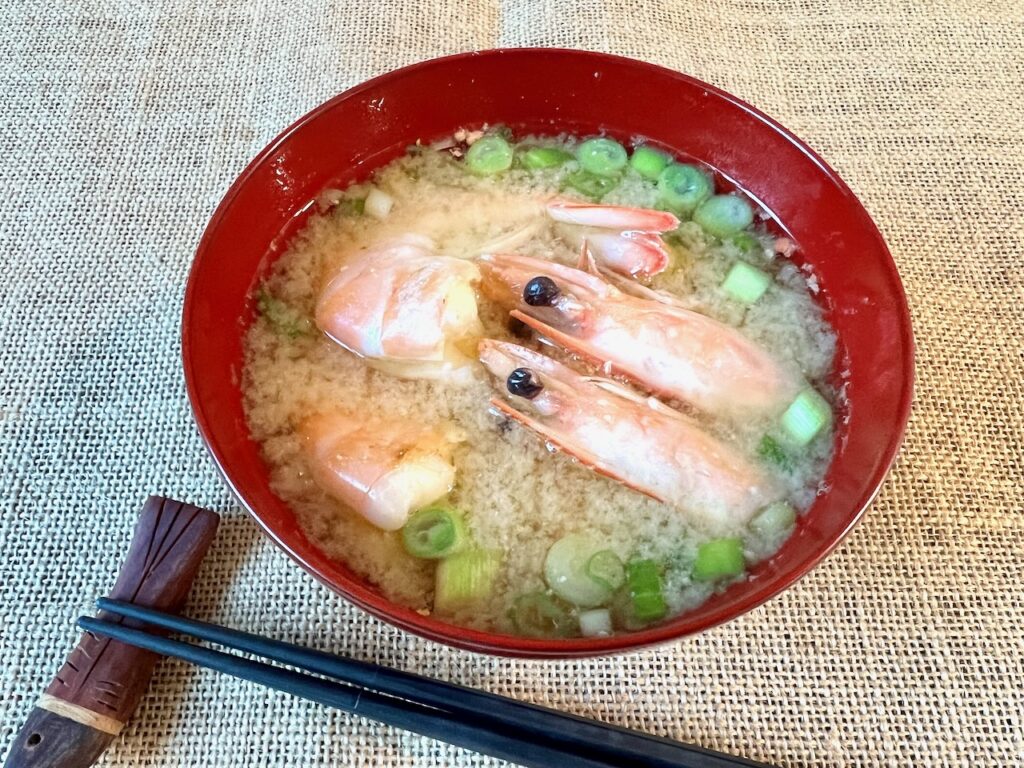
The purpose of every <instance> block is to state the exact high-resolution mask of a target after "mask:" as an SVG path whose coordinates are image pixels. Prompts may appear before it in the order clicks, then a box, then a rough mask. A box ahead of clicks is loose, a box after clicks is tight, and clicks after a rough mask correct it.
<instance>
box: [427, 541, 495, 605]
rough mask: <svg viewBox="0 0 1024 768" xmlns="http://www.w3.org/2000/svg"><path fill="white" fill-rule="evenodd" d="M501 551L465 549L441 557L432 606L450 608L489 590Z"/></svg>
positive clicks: (484, 595)
mask: <svg viewBox="0 0 1024 768" xmlns="http://www.w3.org/2000/svg"><path fill="white" fill-rule="evenodd" d="M500 565H501V553H500V552H498V551H497V550H491V549H467V550H464V551H463V552H458V553H456V554H454V555H452V556H451V557H449V558H446V559H444V560H442V561H441V562H440V563H439V564H438V566H437V571H436V575H435V579H434V610H437V611H441V612H443V613H444V612H451V611H452V610H455V609H457V608H461V607H463V606H465V605H469V604H472V603H476V602H479V601H480V600H483V599H484V598H486V597H487V596H488V595H490V594H491V589H492V587H493V586H494V578H495V577H496V576H497V575H498V567H499V566H500Z"/></svg>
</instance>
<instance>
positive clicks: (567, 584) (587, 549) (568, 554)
mask: <svg viewBox="0 0 1024 768" xmlns="http://www.w3.org/2000/svg"><path fill="white" fill-rule="evenodd" d="M598 546H599V545H598V544H597V542H596V540H595V539H594V538H593V537H591V536H588V535H587V534H585V533H571V534H569V535H568V536H563V537H562V538H561V539H559V540H558V541H556V542H555V543H554V544H552V545H551V549H549V550H548V554H547V557H545V558H544V578H545V580H546V581H547V583H548V586H549V587H551V591H552V592H554V593H555V594H556V595H558V596H559V597H560V598H562V599H563V600H565V601H567V602H570V603H572V604H573V605H578V606H580V607H581V608H594V607H596V606H599V605H604V604H605V603H607V602H608V601H609V600H610V599H611V597H612V593H613V592H614V588H612V587H609V586H608V585H607V584H605V583H603V582H600V581H598V580H596V579H593V578H591V577H590V575H589V573H588V572H587V565H588V564H589V563H590V560H591V558H592V556H593V554H594V550H596V549H597V548H598Z"/></svg>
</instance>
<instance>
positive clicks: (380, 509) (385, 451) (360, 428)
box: [299, 412, 455, 531]
mask: <svg viewBox="0 0 1024 768" xmlns="http://www.w3.org/2000/svg"><path fill="white" fill-rule="evenodd" d="M299 434H300V435H301V437H302V446H303V452H304V454H305V457H306V461H307V464H308V466H309V471H310V475H311V476H312V478H313V480H314V481H315V482H316V484H317V485H318V486H320V487H321V488H322V489H323V490H324V491H326V492H327V493H328V494H330V495H331V496H333V497H334V498H336V499H337V500H338V501H340V502H342V503H343V504H345V505H346V506H347V507H349V508H350V509H352V510H354V511H355V512H358V513H359V514H360V515H362V516H363V517H365V518H366V519H367V520H369V521H370V522H371V523H373V524H374V525H375V526H377V527H378V528H381V529H383V530H385V531H396V530H398V529H399V528H401V527H402V526H403V525H405V522H406V520H408V518H409V514H410V513H411V512H413V511H414V510H417V509H420V508H422V507H424V506H426V505H427V504H430V503H431V502H433V501H436V500H437V499H439V498H441V497H442V496H444V495H445V494H447V493H448V492H449V491H451V489H452V487H453V485H454V483H455V467H454V466H453V465H452V462H451V435H445V434H443V433H442V432H440V431H438V430H434V429H430V428H425V427H423V426H420V425H416V424H412V423H409V422H407V421H404V420H403V421H397V420H395V421H391V420H384V419H367V418H365V417H364V416H355V415H352V414H348V413H343V412H334V413H328V414H317V415H315V416H313V417H311V418H309V419H307V420H306V421H305V422H304V423H303V424H302V425H301V427H300V428H299Z"/></svg>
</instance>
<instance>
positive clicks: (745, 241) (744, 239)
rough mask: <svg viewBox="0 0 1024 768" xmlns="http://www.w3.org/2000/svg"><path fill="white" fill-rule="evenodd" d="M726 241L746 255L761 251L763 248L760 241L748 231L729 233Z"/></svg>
mask: <svg viewBox="0 0 1024 768" xmlns="http://www.w3.org/2000/svg"><path fill="white" fill-rule="evenodd" d="M726 242H727V243H730V244H731V245H732V246H733V247H735V248H737V249H738V250H739V252H740V253H743V254H746V255H753V254H756V253H761V252H762V251H763V250H764V246H763V245H762V244H761V241H760V240H758V239H757V238H756V237H754V236H753V235H752V234H750V233H749V232H737V233H736V234H734V235H730V236H729V237H728V238H727V239H726Z"/></svg>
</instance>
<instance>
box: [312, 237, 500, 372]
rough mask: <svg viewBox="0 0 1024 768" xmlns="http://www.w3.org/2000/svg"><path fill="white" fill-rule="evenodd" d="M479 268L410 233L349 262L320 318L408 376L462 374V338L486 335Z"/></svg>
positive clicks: (326, 328)
mask: <svg viewBox="0 0 1024 768" xmlns="http://www.w3.org/2000/svg"><path fill="white" fill-rule="evenodd" d="M478 279H479V272H478V270H477V267H476V266H475V265H474V264H473V263H472V262H468V261H465V260H462V259H455V258H451V257H449V256H440V255H437V254H435V253H434V252H433V250H432V246H431V243H430V241H429V240H427V239H426V238H423V237H419V236H416V235H407V236H405V237H403V238H399V239H397V240H390V241H387V242H384V243H380V244H378V245H376V246H374V247H373V248H371V249H369V250H367V251H366V252H364V253H363V254H361V255H360V256H358V257H357V258H355V259H353V260H350V261H347V262H346V263H345V264H343V265H342V266H341V268H340V269H339V270H338V271H337V272H336V273H335V274H334V276H333V277H332V278H331V280H330V281H329V282H328V284H327V286H326V288H324V290H323V292H322V293H321V295H320V299H319V301H318V302H317V306H316V324H317V326H318V327H319V328H320V330H322V331H323V332H324V333H326V334H327V335H328V336H329V337H330V338H331V339H333V340H334V341H335V342H337V343H338V344H340V345H341V346H343V347H344V348H345V349H347V350H349V351H351V352H354V353H355V354H357V355H359V356H361V357H363V358H365V359H366V360H367V361H369V362H371V363H376V364H377V366H378V367H381V368H384V369H385V370H388V371H389V372H391V373H394V374H396V375H399V376H402V377H404V378H447V379H457V378H458V377H459V373H460V372H461V371H460V369H463V368H464V367H465V366H467V365H468V363H469V359H468V358H467V357H466V356H465V355H463V354H462V353H461V352H460V351H459V350H458V348H457V346H456V344H457V343H458V342H460V341H465V340H466V339H467V338H471V337H474V336H479V334H480V321H479V319H478V317H477V307H476V297H475V295H474V293H473V283H474V282H476V281H477V280H478Z"/></svg>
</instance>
